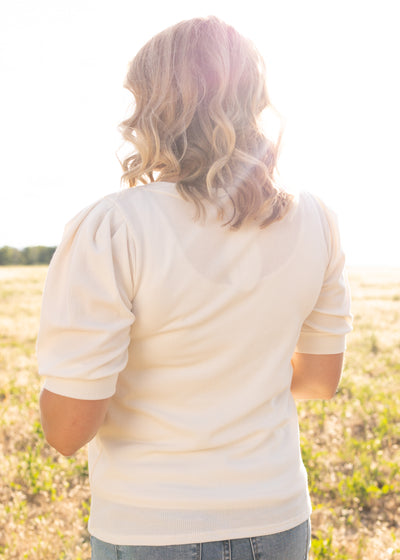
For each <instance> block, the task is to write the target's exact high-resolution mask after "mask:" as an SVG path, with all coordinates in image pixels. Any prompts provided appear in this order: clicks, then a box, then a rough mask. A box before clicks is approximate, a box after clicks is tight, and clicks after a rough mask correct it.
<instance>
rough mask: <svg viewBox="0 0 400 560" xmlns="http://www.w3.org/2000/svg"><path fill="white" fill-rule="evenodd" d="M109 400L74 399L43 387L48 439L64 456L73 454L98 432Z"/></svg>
mask: <svg viewBox="0 0 400 560" xmlns="http://www.w3.org/2000/svg"><path fill="white" fill-rule="evenodd" d="M109 401H110V399H109V398H108V399H102V400H93V401H90V400H81V399H72V398H70V397H64V396H62V395H56V394H55V393H51V392H50V391H48V390H47V389H43V390H42V392H41V394H40V415H41V421H42V427H43V431H44V435H45V437H46V440H47V442H48V443H49V444H50V445H51V446H52V447H54V448H55V449H56V450H57V451H59V452H60V453H61V454H62V455H65V456H69V455H73V454H74V453H75V452H76V451H78V449H80V448H81V447H83V446H84V445H85V444H86V443H88V442H89V441H90V440H91V439H92V438H93V437H94V436H95V435H96V433H97V431H98V429H99V428H100V426H101V425H102V423H103V421H104V418H105V416H106V413H107V409H108V405H109Z"/></svg>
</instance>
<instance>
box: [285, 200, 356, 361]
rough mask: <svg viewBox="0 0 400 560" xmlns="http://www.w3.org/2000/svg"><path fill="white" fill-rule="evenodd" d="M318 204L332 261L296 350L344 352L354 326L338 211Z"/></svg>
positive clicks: (305, 351) (329, 352)
mask: <svg viewBox="0 0 400 560" xmlns="http://www.w3.org/2000/svg"><path fill="white" fill-rule="evenodd" d="M317 204H318V206H319V212H320V215H321V221H322V226H323V230H324V237H325V240H326V245H327V250H328V265H327V268H326V271H325V276H324V281H323V285H322V288H321V291H320V293H319V296H318V299H317V301H316V303H315V305H314V308H313V310H312V312H311V313H310V314H309V316H308V317H307V318H306V320H305V321H304V323H303V325H302V328H301V332H300V337H299V339H298V342H297V346H296V352H300V353H305V354H340V353H341V352H344V350H345V348H346V341H345V338H346V334H347V333H349V332H350V331H351V330H352V316H351V312H350V305H351V297H350V288H349V282H348V278H347V272H346V269H345V256H344V252H343V249H342V246H341V242H340V234H339V228H338V222H337V217H336V214H335V213H334V212H332V210H330V209H329V208H327V207H326V206H325V205H324V204H323V203H322V202H321V201H320V200H317Z"/></svg>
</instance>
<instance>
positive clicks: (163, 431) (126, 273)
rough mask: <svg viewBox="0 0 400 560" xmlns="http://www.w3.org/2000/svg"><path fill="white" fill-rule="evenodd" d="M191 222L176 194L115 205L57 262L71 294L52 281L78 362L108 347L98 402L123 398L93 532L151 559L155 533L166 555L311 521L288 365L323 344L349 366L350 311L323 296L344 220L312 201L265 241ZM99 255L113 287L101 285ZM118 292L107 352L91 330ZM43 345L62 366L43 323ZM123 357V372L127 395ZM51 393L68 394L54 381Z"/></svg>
mask: <svg viewBox="0 0 400 560" xmlns="http://www.w3.org/2000/svg"><path fill="white" fill-rule="evenodd" d="M227 204H229V203H228V202H227ZM192 214H193V208H192V206H191V204H190V203H188V202H186V201H184V200H183V199H182V198H181V197H180V195H179V194H178V193H177V191H176V188H175V185H174V184H171V183H155V184H153V185H148V186H146V187H140V188H136V189H133V190H128V191H123V192H120V193H118V194H115V195H111V196H109V197H106V198H105V199H103V200H102V201H100V202H99V203H97V204H95V205H94V206H93V207H91V208H90V209H88V210H86V211H85V212H83V213H82V214H80V215H79V216H78V217H77V218H76V219H75V220H74V221H72V222H71V223H70V224H69V226H68V228H67V232H66V235H65V237H64V240H63V244H62V245H61V246H60V248H59V250H58V254H57V256H56V257H55V262H54V263H53V266H54V269H55V270H57V259H59V260H61V261H62V262H63V266H65V267H66V269H68V271H69V272H68V276H66V278H65V282H66V286H65V290H64V288H63V285H62V281H63V280H62V279H60V278H58V279H57V281H56V279H55V278H54V279H53V278H52V267H51V268H50V272H49V279H48V287H47V290H48V301H51V302H52V309H51V314H52V316H54V314H56V315H57V316H58V317H63V316H64V317H65V321H66V322H72V323H73V324H74V325H75V329H76V333H77V335H76V336H75V337H74V338H72V339H71V340H70V347H72V348H73V362H74V363H75V362H76V356H77V355H79V356H80V361H81V363H82V362H85V361H86V362H90V359H91V358H90V354H89V356H88V355H87V354H88V348H89V349H90V348H91V347H92V346H102V347H103V349H104V353H103V356H102V357H101V360H102V362H103V365H102V364H100V363H99V362H98V360H99V355H98V354H97V355H96V358H95V359H96V360H97V363H96V367H93V368H92V369H93V371H95V372H96V373H95V375H96V380H93V381H92V383H91V391H92V393H94V394H96V391H99V395H100V394H101V392H102V391H103V390H104V391H107V390H108V388H109V387H110V386H111V385H115V383H116V392H115V395H114V397H113V399H112V401H111V403H110V407H109V411H108V414H107V417H106V421H105V423H104V424H103V426H102V428H101V429H100V431H99V432H98V435H97V436H96V438H95V440H93V441H92V442H91V444H90V464H91V465H92V467H91V490H92V500H93V507H92V515H91V520H90V530H91V532H92V533H93V534H94V535H97V536H99V537H100V538H102V539H104V540H106V541H110V542H120V543H122V544H124V543H126V544H129V542H130V541H131V539H132V525H133V526H134V527H135V535H134V537H135V542H136V543H137V544H141V543H143V544H145V541H146V540H147V539H148V537H149V535H148V531H150V532H151V535H152V542H153V543H155V544H157V543H159V544H168V543H175V542H182V543H190V542H195V541H198V540H199V537H201V539H202V540H211V539H212V538H215V537H217V538H218V537H219V536H221V538H222V535H226V532H227V530H228V528H229V531H228V533H229V536H230V537H231V538H234V537H241V536H245V535H247V534H258V532H259V531H258V530H259V527H257V526H254V519H257V518H260V517H261V518H263V519H268V523H266V522H264V523H263V533H266V532H270V533H273V532H276V531H283V530H285V529H287V528H290V527H293V526H294V525H296V523H297V522H301V521H304V520H305V519H306V518H307V517H308V516H309V513H310V506H309V500H308V495H307V481H306V473H305V470H304V467H303V465H302V462H301V457H300V451H299V438H298V427H297V414H296V408H295V404H294V401H293V398H292V396H291V393H290V383H291V377H292V367H291V357H292V355H293V352H294V351H295V348H296V344H298V345H299V347H300V351H301V346H302V345H303V344H305V345H308V344H310V342H309V340H310V336H311V340H312V341H313V340H314V342H311V344H314V349H315V348H316V342H315V340H316V339H317V340H318V351H319V352H323V351H325V350H324V349H326V351H327V352H338V353H339V352H341V351H343V346H344V334H345V333H346V332H347V331H348V329H349V327H348V324H347V323H346V321H343V319H342V318H341V316H340V312H341V313H342V314H343V313H346V306H347V305H348V302H347V300H346V298H347V296H346V294H345V292H340V294H339V299H338V298H336V299H332V297H331V295H329V297H327V296H326V291H327V290H328V291H330V292H332V291H335V290H336V289H337V286H338V284H340V282H342V268H343V256H342V253H341V251H340V246H339V245H338V239H337V231H336V226H335V223H334V220H333V217H332V215H331V214H330V213H329V212H328V211H326V210H325V209H324V208H323V207H322V206H321V205H320V203H319V202H318V201H317V200H316V199H315V198H313V197H312V196H311V195H308V194H302V195H300V197H299V199H298V200H296V201H294V202H293V203H292V208H291V210H290V212H289V213H287V215H286V216H285V218H284V219H283V220H281V221H278V222H275V223H274V224H272V225H271V226H269V227H268V228H267V229H264V230H263V229H260V228H258V227H257V226H253V227H251V226H247V227H242V228H241V229H240V230H239V231H229V230H227V229H226V228H222V227H221V223H220V220H219V219H218V217H217V212H216V211H215V210H213V207H212V206H210V207H209V208H208V212H207V219H205V220H204V221H203V222H194V221H193V219H192ZM105 232H108V234H107V236H106V235H105ZM108 239H112V240H113V242H111V244H110V243H109V242H108V241H107V240H108ZM99 255H102V258H103V259H106V260H108V261H109V263H110V264H112V263H113V267H114V271H115V272H113V273H112V274H111V275H109V274H103V275H100V276H99V275H98V274H93V272H94V271H96V270H99V268H100V266H99V264H100V263H99V262H96V261H97V260H98V259H99ZM103 268H104V267H103ZM327 270H329V280H327V275H326V271H327ZM71 278H76V279H77V280H76V282H75V286H74V287H72V288H71ZM110 279H111V280H110ZM130 279H131V282H130ZM60 282H61V284H60ZM112 283H114V286H112V285H111V284H112ZM52 285H54V286H57V291H58V292H61V293H63V292H64V291H68V290H69V292H70V295H71V296H73V294H74V290H79V293H80V297H79V298H73V297H72V299H74V300H75V299H76V300H82V299H83V300H84V301H85V312H84V313H83V314H82V309H81V304H79V305H78V306H77V307H76V308H74V307H71V306H69V312H68V314H65V313H64V312H65V309H63V306H64V305H65V302H63V301H62V300H59V306H60V309H58V310H57V309H55V307H54V306H55V305H57V304H55V303H54V300H55V294H54V297H52V295H51V294H50V293H49V290H50V289H51V286H52ZM321 291H322V296H320V294H321ZM106 292H107V293H108V297H109V298H110V299H111V300H113V302H114V303H113V307H111V306H105V307H104V309H105V311H104V314H103V317H102V320H103V322H106V321H107V313H110V314H111V315H110V316H109V320H108V321H107V333H106V335H105V333H104V332H103V331H97V337H101V342H100V340H97V342H96V341H95V340H94V336H93V333H92V334H90V336H89V337H87V338H86V337H85V333H84V325H82V327H81V328H80V323H82V321H83V322H85V321H86V320H87V317H88V316H93V317H94V316H96V313H99V312H100V311H99V304H98V300H99V297H100V299H103V300H104V297H101V296H99V294H103V293H106ZM324 293H325V296H324ZM317 300H318V305H317V307H318V311H317V312H316V311H314V313H313V314H312V315H311V316H310V318H309V319H308V323H309V324H308V326H307V322H306V324H305V325H304V322H305V320H306V319H307V317H308V316H309V315H310V313H311V312H312V310H313V308H314V307H315V305H316V303H317ZM130 301H133V308H132V310H130V303H129V302H130ZM102 305H103V306H104V303H103V304H102ZM118 306H119V307H120V309H118ZM332 311H334V313H333V315H332ZM43 315H44V316H45V315H46V309H44V310H43ZM49 315H50V312H49ZM338 315H339V317H338ZM116 316H117V317H118V320H116ZM60 320H61V319H60ZM121 321H122V325H123V326H122V325H121ZM129 323H130V324H131V325H132V326H131V327H130V328H131V330H130V335H129V341H128V342H127V341H126V332H127V328H128V327H129ZM302 325H304V326H303V331H304V332H303V335H302V336H300V339H299V335H300V330H301V328H302ZM49 328H51V326H50V327H49ZM59 328H61V330H65V328H66V325H65V327H64V329H63V326H62V325H60V324H59ZM41 337H42V339H43V340H46V339H48V340H51V348H50V347H49V352H51V353H52V354H54V351H55V348H54V345H55V344H57V343H56V341H55V339H54V337H53V338H52V339H50V338H49V337H48V336H47V333H46V325H44V324H42V329H41ZM318 337H319V338H318ZM321 339H322V346H321ZM324 345H325V346H324ZM41 347H42V350H41V353H42V363H45V360H46V358H45V354H46V348H45V345H43V344H42V345H41ZM306 351H307V352H312V351H313V348H312V347H311V346H308V347H307V348H306ZM67 353H68V352H67ZM121 356H123V361H124V363H125V364H126V365H125V366H124V367H123V368H122V371H120V372H119V375H118V381H117V375H116V374H115V373H113V370H115V371H118V370H119V369H120V368H121V365H122V364H121ZM63 360H64V366H63V365H62V364H60V363H58V364H57V366H56V368H55V371H57V372H58V376H60V370H61V369H62V367H64V369H65V371H64V372H62V371H61V377H63V376H64V375H65V376H66V375H67V374H68V373H67V371H68V368H69V361H70V358H68V357H66V355H65V350H64V353H63V351H62V349H61V348H60V353H59V361H61V362H62V361H63ZM113 361H114V362H115V366H113ZM52 368H54V361H53V363H52ZM42 373H43V374H44V375H46V374H47V375H51V371H50V369H49V371H48V372H46V371H44V370H43V369H42ZM45 386H46V387H47V389H49V390H50V391H54V392H59V390H60V387H59V380H57V379H54V381H52V379H51V377H48V379H47V381H46V385H45ZM70 396H76V397H78V398H79V396H81V394H80V393H79V390H78V393H77V394H72V393H70ZM165 509H167V510H168V516H167V518H166V517H165V515H164V513H163V512H165ZM183 511H184V516H183V515H182V512H183ZM111 512H112V515H110V513H111ZM202 520H203V521H202ZM210 528H211V529H210ZM249 531H250V533H249ZM154 534H156V535H157V536H156V537H155V536H154ZM177 539H178V540H177Z"/></svg>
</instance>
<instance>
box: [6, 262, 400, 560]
mask: <svg viewBox="0 0 400 560" xmlns="http://www.w3.org/2000/svg"><path fill="white" fill-rule="evenodd" d="M46 270H47V269H46V267H10V268H8V267H0V295H1V297H0V310H1V312H0V403H1V407H0V469H1V472H2V482H1V486H0V558H1V559H4V560H5V559H7V560H11V559H18V560H21V559H23V558H28V559H29V560H50V559H51V560H55V559H58V560H61V559H65V560H66V559H69V560H86V559H88V558H89V557H90V550H89V549H90V547H89V540H88V534H87V531H86V520H87V516H88V511H89V505H88V504H89V488H88V483H87V464H86V454H85V451H80V452H79V453H78V454H77V455H76V456H75V457H74V458H72V459H66V458H63V457H60V456H58V455H57V454H56V453H55V452H53V451H52V450H51V449H50V448H49V447H48V446H47V445H46V444H45V443H44V441H43V436H42V432H41V429H40V425H39V417H38V405H37V399H38V392H39V379H38V377H37V373H36V361H35V339H36V333H37V327H38V317H39V309H40V299H41V292H42V287H43V282H44V279H45V275H46ZM350 280H351V284H352V290H353V313H354V317H355V330H354V332H353V333H352V334H351V335H350V337H349V339H348V353H347V359H346V366H345V372H344V375H343V380H342V383H341V386H340V389H339V392H338V394H337V396H336V397H335V399H333V400H332V401H329V402H317V401H316V402H311V401H310V402H307V403H302V404H301V405H300V406H299V417H300V426H301V433H302V448H303V456H304V460H305V463H306V464H307V467H308V470H309V474H310V489H311V493H312V499H313V503H314V513H313V518H312V522H313V542H312V558H313V560H320V559H328V558H329V559H333V560H345V559H351V560H372V559H373V560H388V559H395V558H397V559H399V558H400V527H399V522H400V520H399V514H398V512H399V511H400V270H399V269H397V270H390V269H386V270H384V269H370V270H366V269H363V270H361V269H354V270H351V271H350Z"/></svg>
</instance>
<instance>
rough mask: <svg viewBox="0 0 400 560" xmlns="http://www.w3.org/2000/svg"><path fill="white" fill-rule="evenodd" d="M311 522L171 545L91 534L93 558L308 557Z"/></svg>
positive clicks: (238, 559)
mask: <svg viewBox="0 0 400 560" xmlns="http://www.w3.org/2000/svg"><path fill="white" fill-rule="evenodd" d="M310 540H311V537H310V522H309V521H305V522H304V523H302V524H301V525H298V526H297V527H294V528H293V529H289V530H288V531H283V532H282V533H275V534H273V535H266V536H263V537H251V538H248V539H233V540H230V541H216V542H206V543H199V544H182V545H168V546H119V545H114V544H108V543H105V542H103V541H100V540H99V539H96V538H95V537H91V544H92V560H307V558H308V551H309V549H310Z"/></svg>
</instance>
